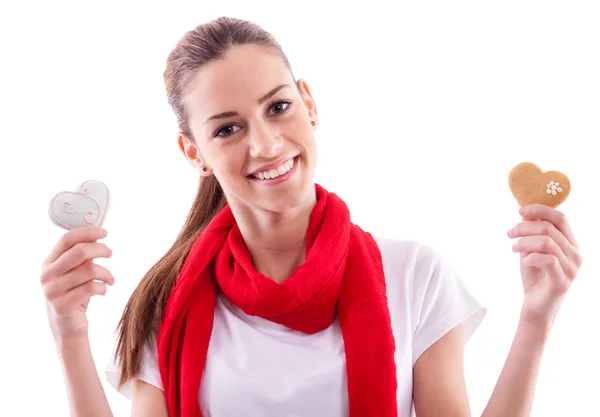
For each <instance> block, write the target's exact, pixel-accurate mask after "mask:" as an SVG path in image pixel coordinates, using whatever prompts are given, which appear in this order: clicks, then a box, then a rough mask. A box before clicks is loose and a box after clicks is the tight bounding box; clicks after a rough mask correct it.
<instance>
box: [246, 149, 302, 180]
mask: <svg viewBox="0 0 600 417" xmlns="http://www.w3.org/2000/svg"><path fill="white" fill-rule="evenodd" d="M299 159H300V156H296V157H295V158H294V166H293V167H292V169H290V170H289V171H288V172H286V173H285V174H283V175H280V176H278V177H277V178H275V179H270V180H260V179H258V178H256V177H254V176H249V177H248V179H249V180H250V181H252V182H254V183H256V184H260V185H264V186H274V185H277V184H281V183H282V182H285V181H287V180H288V179H290V178H291V176H292V175H294V173H295V172H296V169H297V168H298V164H299Z"/></svg>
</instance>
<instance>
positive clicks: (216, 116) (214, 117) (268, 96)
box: [204, 84, 289, 124]
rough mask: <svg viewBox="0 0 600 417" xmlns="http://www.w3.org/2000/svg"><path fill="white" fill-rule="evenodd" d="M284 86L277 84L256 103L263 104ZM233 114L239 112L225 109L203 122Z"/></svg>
mask: <svg viewBox="0 0 600 417" xmlns="http://www.w3.org/2000/svg"><path fill="white" fill-rule="evenodd" d="M285 87H289V85H288V84H281V85H278V86H277V87H275V88H274V89H272V90H271V91H269V92H268V93H267V94H265V95H264V96H262V97H261V98H259V99H258V104H263V103H264V102H265V101H267V100H268V99H270V98H271V97H273V96H274V95H275V94H277V92H278V91H279V90H281V89H282V88H285ZM233 116H239V113H238V112H236V111H226V112H223V113H219V114H215V115H214V116H210V117H209V118H208V119H206V121H205V122H204V123H205V124H206V123H208V122H209V121H211V120H214V119H226V118H228V117H233Z"/></svg>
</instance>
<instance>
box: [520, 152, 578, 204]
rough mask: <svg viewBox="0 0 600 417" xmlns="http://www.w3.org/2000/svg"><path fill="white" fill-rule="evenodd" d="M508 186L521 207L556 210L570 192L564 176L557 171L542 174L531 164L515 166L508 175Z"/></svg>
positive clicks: (568, 182)
mask: <svg viewBox="0 0 600 417" xmlns="http://www.w3.org/2000/svg"><path fill="white" fill-rule="evenodd" d="M508 185H509V187H510V190H511V192H512V193H513V195H514V196H515V198H516V199H517V203H519V205H520V206H521V207H523V206H526V205H529V204H544V205H546V206H550V207H553V208H556V207H558V206H559V205H560V204H561V203H563V202H564V201H565V200H566V199H567V197H568V196H569V193H570V192H571V182H570V181H569V178H568V177H567V176H566V175H565V174H563V173H562V172H558V171H546V172H543V171H542V170H541V169H540V167H538V166H537V165H535V164H533V163H531V162H522V163H520V164H518V165H516V166H515V167H514V168H513V169H512V170H511V171H510V174H509V175H508Z"/></svg>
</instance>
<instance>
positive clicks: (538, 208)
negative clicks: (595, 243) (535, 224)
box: [519, 204, 579, 248]
mask: <svg viewBox="0 0 600 417" xmlns="http://www.w3.org/2000/svg"><path fill="white" fill-rule="evenodd" d="M519 213H520V214H521V215H522V216H524V217H528V218H533V219H537V220H547V221H549V222H550V223H552V224H553V225H554V226H556V228H557V229H558V230H559V231H560V232H561V233H562V234H563V235H564V236H565V237H566V238H567V240H568V241H569V242H570V243H571V244H572V245H573V246H574V247H575V248H578V247H579V245H578V244H577V241H576V240H575V236H574V234H573V230H571V225H570V224H569V222H568V220H567V216H565V214H564V213H563V212H561V211H558V210H557V209H555V208H553V207H549V206H546V205H544V204H530V205H528V206H523V207H521V209H520V210H519Z"/></svg>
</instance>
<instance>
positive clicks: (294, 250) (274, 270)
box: [231, 194, 317, 283]
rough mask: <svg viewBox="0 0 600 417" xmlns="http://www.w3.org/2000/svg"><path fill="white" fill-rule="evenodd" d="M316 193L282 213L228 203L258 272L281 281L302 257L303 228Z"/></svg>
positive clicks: (303, 252) (308, 218)
mask: <svg viewBox="0 0 600 417" xmlns="http://www.w3.org/2000/svg"><path fill="white" fill-rule="evenodd" d="M316 201H317V200H316V195H315V194H311V198H309V199H307V200H306V201H303V202H302V204H301V205H300V206H297V207H294V208H293V209H291V210H288V211H286V212H272V211H264V210H256V209H254V210H250V209H247V208H239V207H237V208H236V207H235V205H232V206H231V209H232V212H233V214H234V216H235V218H236V222H237V225H238V227H239V228H240V232H241V234H242V237H243V238H244V243H245V245H246V248H247V249H248V251H249V252H250V255H251V257H252V263H253V265H254V267H255V268H256V270H257V271H258V272H260V273H261V274H263V275H265V276H267V277H269V278H271V279H272V280H273V281H275V282H277V283H282V282H283V281H285V280H286V279H287V278H288V277H289V276H290V275H292V274H293V273H294V271H295V270H296V269H297V268H298V267H299V266H300V265H301V264H302V263H304V261H305V260H306V231H307V229H308V224H309V221H310V215H311V213H312V210H313V208H314V206H315V204H316Z"/></svg>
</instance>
